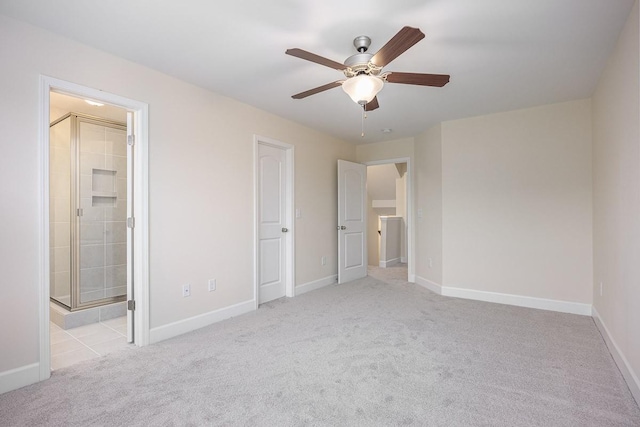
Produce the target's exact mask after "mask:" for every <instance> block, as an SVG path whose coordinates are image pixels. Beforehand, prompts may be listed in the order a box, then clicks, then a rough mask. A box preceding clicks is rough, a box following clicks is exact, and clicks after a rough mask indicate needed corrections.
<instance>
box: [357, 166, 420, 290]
mask: <svg viewBox="0 0 640 427" xmlns="http://www.w3.org/2000/svg"><path fill="white" fill-rule="evenodd" d="M394 163H406V164H407V179H406V186H407V188H406V192H407V201H406V202H407V208H406V211H407V231H406V234H407V270H408V278H407V280H408V281H409V282H411V283H415V281H416V272H415V261H416V260H415V253H416V252H415V242H416V239H415V224H414V215H413V168H412V164H411V157H397V158H391V159H381V160H371V161H368V162H362V164H363V165H366V166H377V165H388V164H394ZM367 208H368V207H367Z"/></svg>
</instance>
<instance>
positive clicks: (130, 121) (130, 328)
mask: <svg viewBox="0 0 640 427" xmlns="http://www.w3.org/2000/svg"><path fill="white" fill-rule="evenodd" d="M133 126H134V116H133V112H132V111H127V221H129V218H134V215H135V213H134V211H133V201H134V198H133V195H134V191H135V188H134V186H133V182H134V180H133V178H134V169H133V165H134V162H133V154H134V150H133V146H134V141H135V132H134V129H133ZM132 221H133V220H132ZM128 225H129V227H127V303H128V301H131V300H133V301H135V297H134V289H133V285H134V281H133V267H134V265H135V262H134V261H135V260H134V259H133V254H134V251H133V243H134V238H133V237H134V236H133V228H134V225H135V224H133V223H131V224H128ZM134 320H135V319H134V316H133V310H129V309H127V342H128V343H132V342H134V327H135V322H134Z"/></svg>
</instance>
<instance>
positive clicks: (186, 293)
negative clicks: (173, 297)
mask: <svg viewBox="0 0 640 427" xmlns="http://www.w3.org/2000/svg"><path fill="white" fill-rule="evenodd" d="M182 296H183V297H184V298H186V297H190V296H191V285H182Z"/></svg>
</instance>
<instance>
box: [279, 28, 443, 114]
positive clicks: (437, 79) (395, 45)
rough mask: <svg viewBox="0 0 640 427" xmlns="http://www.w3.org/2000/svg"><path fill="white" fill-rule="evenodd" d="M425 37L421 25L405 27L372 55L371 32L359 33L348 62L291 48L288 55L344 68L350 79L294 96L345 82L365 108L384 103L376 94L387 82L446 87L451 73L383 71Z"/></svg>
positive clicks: (371, 108) (287, 52) (355, 98)
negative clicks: (368, 33) (342, 62)
mask: <svg viewBox="0 0 640 427" xmlns="http://www.w3.org/2000/svg"><path fill="white" fill-rule="evenodd" d="M423 38H424V33H423V32H422V31H420V29H418V28H412V27H404V28H403V29H401V30H400V31H398V33H397V34H396V35H395V36H393V37H392V38H391V40H389V41H388V42H387V44H385V45H384V46H383V47H382V49H380V50H379V51H378V52H377V53H376V54H375V55H372V54H370V53H367V50H368V49H369V46H370V45H371V39H370V38H369V37H367V36H359V37H356V38H355V39H354V40H353V45H354V46H355V48H356V50H357V51H358V53H356V54H355V55H352V56H350V57H348V58H347V59H346V60H345V61H344V64H341V63H339V62H336V61H332V60H331V59H327V58H324V57H322V56H319V55H316V54H314V53H311V52H307V51H305V50H302V49H297V48H296V49H287V51H286V52H285V53H286V54H287V55H291V56H295V57H297V58H301V59H305V60H307V61H311V62H315V63H316V64H320V65H324V66H326V67H330V68H333V69H336V70H339V71H342V72H343V73H344V75H345V77H346V80H337V81H335V82H332V83H327V84H326V85H323V86H318V87H316V88H313V89H309V90H307V91H304V92H300V93H298V94H295V95H293V96H292V98H293V99H302V98H306V97H307V96H310V95H315V94H316V93H320V92H324V91H325V90H328V89H333V88H334V87H338V86H342V89H343V90H344V91H345V92H346V93H347V94H348V95H349V96H350V97H351V99H352V100H353V101H354V102H356V103H357V104H359V105H361V106H362V107H363V109H364V110H365V111H371V110H375V109H376V108H378V107H379V106H380V105H379V104H378V98H377V97H376V95H377V94H378V92H380V90H382V87H383V86H384V82H387V83H402V84H408V85H420V86H435V87H442V86H444V85H446V84H447V83H449V75H447V74H422V73H399V72H392V71H385V72H383V71H382V69H383V67H385V66H386V65H387V64H389V63H390V62H391V61H393V60H394V59H396V58H397V57H398V56H400V55H402V54H403V53H404V52H405V51H407V50H408V49H409V48H410V47H411V46H413V45H414V44H416V43H418V42H419V41H420V40H422V39H423Z"/></svg>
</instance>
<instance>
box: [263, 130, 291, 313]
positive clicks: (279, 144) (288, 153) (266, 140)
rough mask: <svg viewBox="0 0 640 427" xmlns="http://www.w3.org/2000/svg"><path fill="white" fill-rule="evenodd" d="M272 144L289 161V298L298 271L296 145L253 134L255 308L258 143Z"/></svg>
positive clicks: (287, 292)
mask: <svg viewBox="0 0 640 427" xmlns="http://www.w3.org/2000/svg"><path fill="white" fill-rule="evenodd" d="M261 143H262V144H266V145H271V146H274V147H277V148H281V149H283V150H285V153H286V161H287V183H288V184H289V185H287V195H286V197H287V201H286V204H287V207H286V219H287V224H289V226H288V227H287V228H289V233H287V236H286V244H287V248H286V264H287V268H286V271H285V276H286V279H285V281H286V283H285V296H287V297H289V298H293V297H295V295H296V294H295V293H296V286H295V277H296V275H295V272H296V261H295V259H296V257H295V253H296V252H295V241H296V239H295V233H296V227H295V212H294V210H295V163H294V161H295V151H294V150H295V147H294V146H293V145H291V144H287V143H285V142H281V141H277V140H275V139H271V138H267V137H264V136H260V135H253V300H254V301H255V309H256V310H257V309H258V305H259V304H260V295H259V294H258V292H259V289H258V268H259V266H258V248H259V241H258V240H259V238H260V236H259V234H258V230H259V229H258V145H259V144H261Z"/></svg>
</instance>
